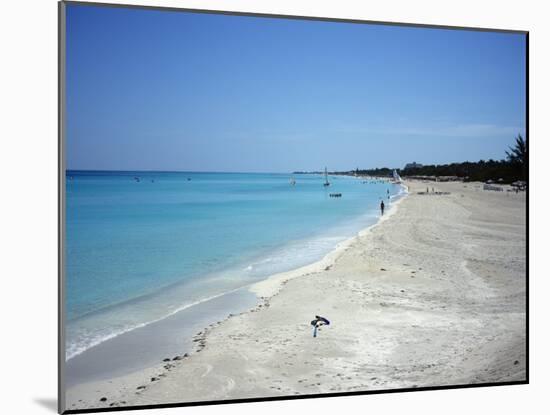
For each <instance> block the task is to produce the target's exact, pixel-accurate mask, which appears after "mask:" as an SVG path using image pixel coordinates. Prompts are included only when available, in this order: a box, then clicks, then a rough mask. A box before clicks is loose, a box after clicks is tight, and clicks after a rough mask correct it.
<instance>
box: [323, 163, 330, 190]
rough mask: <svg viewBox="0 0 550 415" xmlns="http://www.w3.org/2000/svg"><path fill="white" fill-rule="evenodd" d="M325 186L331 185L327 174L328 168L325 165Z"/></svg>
mask: <svg viewBox="0 0 550 415" xmlns="http://www.w3.org/2000/svg"><path fill="white" fill-rule="evenodd" d="M323 186H325V187H327V186H330V183H329V181H328V175H327V168H326V167H325V182H324V183H323Z"/></svg>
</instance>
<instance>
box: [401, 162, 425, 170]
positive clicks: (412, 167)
mask: <svg viewBox="0 0 550 415" xmlns="http://www.w3.org/2000/svg"><path fill="white" fill-rule="evenodd" d="M420 167H422V164H420V163H417V162H416V161H413V162H412V163H408V164H406V165H405V169H415V168H420Z"/></svg>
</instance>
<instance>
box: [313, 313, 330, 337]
mask: <svg viewBox="0 0 550 415" xmlns="http://www.w3.org/2000/svg"><path fill="white" fill-rule="evenodd" d="M329 324H330V321H328V320H327V319H326V318H324V317H321V316H315V320H311V325H312V326H313V337H317V329H318V328H319V327H321V326H325V325H326V326H328V325H329Z"/></svg>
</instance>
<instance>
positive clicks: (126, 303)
mask: <svg viewBox="0 0 550 415" xmlns="http://www.w3.org/2000/svg"><path fill="white" fill-rule="evenodd" d="M292 178H293V179H294V180H295V181H296V183H295V185H292V184H291V180H292ZM329 181H330V183H331V185H330V186H328V187H325V186H323V182H324V177H323V175H317V174H299V175H290V174H253V173H191V172H111V171H67V173H66V210H65V213H66V235H65V238H66V244H65V249H66V251H65V254H66V286H65V309H66V358H67V360H68V364H69V363H70V362H71V361H73V360H74V361H75V362H78V359H80V361H81V362H84V361H85V360H86V358H85V356H86V355H88V356H93V354H94V353H96V354H97V353H99V350H101V353H102V356H103V358H104V357H105V355H106V354H108V353H111V352H109V350H111V351H112V350H116V348H114V346H113V347H112V348H111V349H109V347H108V346H109V344H112V345H115V344H117V343H116V342H117V341H118V344H122V343H121V342H122V341H123V340H124V338H123V336H130V335H134V336H136V335H137V333H139V330H140V329H141V330H143V328H145V327H148V326H151V327H153V326H154V325H156V326H155V327H157V330H160V329H159V327H161V323H162V322H163V320H167V321H168V320H169V319H174V318H176V317H177V316H178V315H182V316H183V315H184V314H183V313H187V314H185V316H186V317H185V319H184V320H183V321H185V322H187V323H188V324H189V327H192V328H193V329H195V326H194V325H193V323H196V324H198V323H197V321H199V320H200V324H203V323H204V322H206V321H208V315H207V314H208V313H210V312H212V316H211V317H212V318H218V317H219V316H221V315H227V314H228V313H230V312H232V311H235V310H238V309H239V307H242V306H243V304H242V303H239V302H242V301H243V300H242V299H243V297H238V296H236V295H235V293H237V292H239V290H241V291H245V290H243V287H244V288H246V287H247V286H249V285H250V284H252V283H254V282H257V281H259V280H262V279H265V278H267V277H268V276H270V275H272V274H275V273H278V272H281V271H288V270H291V269H294V268H297V267H300V266H302V265H307V264H309V263H312V262H315V261H317V260H319V259H321V258H322V257H323V256H324V255H325V254H327V253H328V252H329V251H331V250H332V249H334V247H335V246H336V245H337V244H338V243H339V242H341V241H343V240H345V239H348V238H349V237H351V236H354V235H355V234H356V233H357V232H358V231H359V230H360V229H362V228H365V227H367V226H369V225H372V224H374V223H375V222H376V220H377V218H378V217H379V204H380V200H381V199H382V198H383V199H384V201H385V203H386V205H387V206H388V207H389V205H390V204H391V202H392V201H393V200H395V198H396V197H399V196H400V195H401V194H402V192H403V190H402V188H401V186H398V185H394V184H390V183H388V182H382V181H375V180H370V181H368V182H366V181H364V180H362V179H359V178H355V177H348V176H329ZM388 192H389V193H388ZM329 193H342V197H340V198H334V197H330V196H329ZM249 300H250V299H249ZM236 303H239V304H236ZM193 316H195V317H193ZM198 316H199V317H200V318H199V317H198ZM195 320H196V321H195ZM178 324H182V323H181V322H180V323H178ZM197 327H198V326H197ZM189 330H191V329H189ZM134 331H135V333H133V334H132V332H134ZM183 332H185V331H184V330H183V331H182V333H183ZM180 336H181V333H180ZM142 337H146V336H142ZM117 339H118V340H117ZM115 340H116V341H115ZM179 341H183V340H182V338H181V337H176V338H171V341H170V342H168V341H167V342H165V343H166V344H172V345H174V347H176V346H177V345H178V342H179ZM109 342H111V343H109ZM120 347H121V346H119V348H120ZM151 348H153V347H150V346H148V348H147V350H149V349H151ZM94 349H97V350H96V351H95V352H94ZM144 349H145V346H144ZM170 351H171V350H169V349H167V350H163V352H166V353H168V352H170ZM129 353H130V354H131V352H129ZM136 353H137V352H136ZM144 353H145V352H144ZM90 359H91V358H88V360H90ZM94 359H95V358H94ZM147 359H148V358H147V356H145V354H142V355H139V356H138V355H136V356H135V359H134V360H135V361H137V360H139V361H142V363H143V364H146V363H147ZM151 359H152V357H151ZM72 366H74V368H73V370H72V371H70V372H71V373H73V374H72V375H71V376H73V377H74V379H81V378H82V379H84V378H86V376H85V374H84V373H82V372H85V371H86V370H91V369H90V367H96V365H90V362H88V363H86V364H84V363H81V364H77V363H73V364H72ZM130 366H132V367H133V368H136V364H135V362H134V363H132V364H130V363H128V367H130ZM70 367H71V365H69V368H70ZM86 368H87V369H86ZM97 371H100V369H97Z"/></svg>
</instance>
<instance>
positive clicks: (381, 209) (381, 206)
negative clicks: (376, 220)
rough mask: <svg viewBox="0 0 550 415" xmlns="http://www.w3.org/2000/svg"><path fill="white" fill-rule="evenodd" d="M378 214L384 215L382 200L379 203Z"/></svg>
mask: <svg viewBox="0 0 550 415" xmlns="http://www.w3.org/2000/svg"><path fill="white" fill-rule="evenodd" d="M380 214H382V215H383V214H384V201H383V200H382V201H381V202H380Z"/></svg>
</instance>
